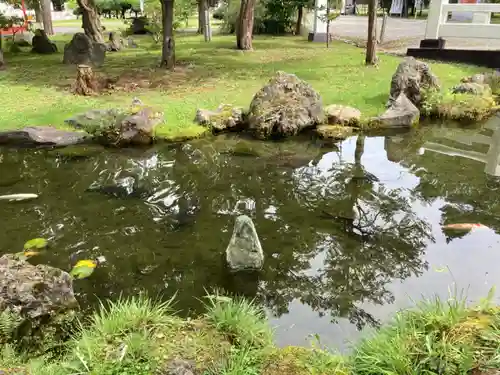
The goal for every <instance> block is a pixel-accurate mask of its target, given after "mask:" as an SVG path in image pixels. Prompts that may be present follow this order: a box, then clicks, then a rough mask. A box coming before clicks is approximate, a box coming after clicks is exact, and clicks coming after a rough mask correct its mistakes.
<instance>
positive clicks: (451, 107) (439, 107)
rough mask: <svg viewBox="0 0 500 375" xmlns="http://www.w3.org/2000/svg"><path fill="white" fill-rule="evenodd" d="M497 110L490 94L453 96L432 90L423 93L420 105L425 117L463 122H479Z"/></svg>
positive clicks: (449, 93)
mask: <svg viewBox="0 0 500 375" xmlns="http://www.w3.org/2000/svg"><path fill="white" fill-rule="evenodd" d="M497 109H498V106H497V104H496V102H495V99H494V98H493V97H492V96H491V95H490V94H484V95H475V94H468V93H463V94H453V93H451V92H441V91H434V90H431V91H428V92H427V93H425V95H424V100H423V104H422V114H423V115H425V116H430V117H437V118H441V119H449V120H456V121H464V122H477V121H481V120H483V119H485V118H487V117H489V116H490V115H491V114H492V113H493V112H494V111H496V110H497Z"/></svg>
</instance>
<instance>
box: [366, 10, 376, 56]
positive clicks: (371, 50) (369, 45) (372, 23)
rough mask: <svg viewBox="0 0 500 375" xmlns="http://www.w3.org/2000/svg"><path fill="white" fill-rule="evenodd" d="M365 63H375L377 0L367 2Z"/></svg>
mask: <svg viewBox="0 0 500 375" xmlns="http://www.w3.org/2000/svg"><path fill="white" fill-rule="evenodd" d="M365 62H366V65H375V64H376V63H377V0H370V1H369V3H368V37H367V40H366V59H365Z"/></svg>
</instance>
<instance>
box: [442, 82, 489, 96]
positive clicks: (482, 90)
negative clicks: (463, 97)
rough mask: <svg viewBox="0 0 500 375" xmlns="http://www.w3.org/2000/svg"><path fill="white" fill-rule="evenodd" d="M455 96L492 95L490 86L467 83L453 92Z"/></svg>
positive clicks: (453, 89) (455, 88) (456, 87)
mask: <svg viewBox="0 0 500 375" xmlns="http://www.w3.org/2000/svg"><path fill="white" fill-rule="evenodd" d="M451 91H452V92H453V93H454V94H474V95H491V88H490V86H489V85H488V84H483V83H474V82H467V83H461V84H459V85H457V86H455V87H453V88H452V90H451Z"/></svg>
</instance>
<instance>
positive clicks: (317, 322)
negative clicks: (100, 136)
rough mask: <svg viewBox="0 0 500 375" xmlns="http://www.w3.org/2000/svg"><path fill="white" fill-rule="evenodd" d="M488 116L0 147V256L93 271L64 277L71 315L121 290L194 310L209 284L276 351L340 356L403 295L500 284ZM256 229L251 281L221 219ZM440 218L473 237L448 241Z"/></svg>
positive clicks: (484, 289)
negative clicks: (145, 142)
mask: <svg viewBox="0 0 500 375" xmlns="http://www.w3.org/2000/svg"><path fill="white" fill-rule="evenodd" d="M499 163H500V118H494V119H493V120H490V121H489V122H488V123H487V124H486V125H485V126H483V127H482V128H480V129H473V130H470V129H469V130H466V129H461V128H453V127H446V126H443V125H440V126H433V127H425V128H421V129H418V130H414V131H411V132H407V133H400V134H391V135H384V136H374V137H367V136H366V137H365V136H359V137H352V138H349V139H347V140H346V141H344V142H342V143H339V144H338V145H336V146H335V145H331V146H329V147H325V146H324V145H320V144H316V143H311V142H310V141H299V140H295V141H290V142H282V143H260V142H256V141H249V140H245V139H241V138H235V137H231V136H220V137H218V138H215V139H213V140H198V141H194V142H191V143H188V144H184V145H161V146H158V147H156V148H152V149H147V150H124V151H123V150H122V151H120V152H118V151H111V150H102V149H97V148H87V149H86V150H85V151H84V152H82V150H74V149H62V150H37V151H35V150H20V149H0V194H12V193H37V194H40V197H39V198H38V199H36V200H33V201H26V202H17V203H6V202H0V212H1V222H2V231H1V233H0V253H7V252H17V251H20V250H21V248H22V245H23V244H24V242H25V241H26V240H28V239H30V238H34V237H45V238H50V239H51V247H50V249H49V250H48V251H46V252H45V253H44V254H42V255H40V256H39V257H37V258H33V261H34V262H38V263H47V264H50V265H53V266H55V267H60V268H62V269H67V270H69V269H70V267H71V265H72V264H74V262H75V261H76V260H77V259H86V258H95V257H97V256H99V255H104V256H105V257H106V259H107V263H106V264H105V265H104V266H102V267H99V268H98V269H97V270H96V272H95V273H94V274H93V275H92V276H91V277H90V278H88V279H84V280H79V281H77V282H75V290H76V292H77V293H78V296H79V299H80V301H81V302H82V305H83V306H86V307H89V308H91V307H92V306H95V304H96V303H97V302H98V301H99V299H107V298H111V299H115V298H118V297H119V296H120V295H125V296H127V295H137V294H139V293H141V291H147V293H148V294H149V295H152V296H161V297H163V298H169V297H170V296H172V295H173V294H174V293H176V292H177V304H176V305H175V307H176V309H177V310H179V313H180V314H183V315H196V314H199V313H200V312H202V311H203V307H202V302H201V301H202V300H203V298H202V297H203V296H204V295H205V293H206V290H208V291H210V290H212V289H213V288H218V289H222V290H225V291H227V292H229V293H238V294H242V295H245V296H248V297H251V298H256V299H257V301H259V303H261V304H262V305H263V306H264V307H265V308H266V311H267V312H268V314H269V317H270V320H271V323H272V325H273V326H276V340H277V343H278V344H279V345H287V344H294V345H305V344H307V340H308V336H310V335H314V334H319V335H320V337H321V342H322V343H323V344H326V345H329V346H332V347H334V348H337V349H339V350H346V348H348V346H349V342H355V341H356V340H357V339H359V337H360V335H362V334H363V331H364V332H365V333H366V331H367V330H369V329H370V328H371V327H376V326H377V325H378V324H379V323H381V322H384V321H387V320H388V319H390V317H391V315H392V314H394V313H395V312H396V311H397V310H398V309H401V308H403V307H407V306H411V305H413V304H414V302H413V299H420V298H421V297H422V296H432V295H434V294H436V295H439V296H441V297H443V298H447V296H448V295H449V290H450V289H456V290H458V291H462V290H463V291H464V292H466V293H467V296H468V299H469V300H471V301H473V300H477V299H479V298H480V297H483V296H485V295H486V294H487V293H488V290H489V289H490V288H491V287H492V286H494V285H495V284H496V283H498V282H499V281H500V272H497V270H498V267H499V265H500V245H499V242H500V235H498V234H497V232H498V231H499V230H500V221H499V219H500V179H499V178H498V177H497V176H498V175H500V166H499ZM243 213H244V214H247V215H249V216H251V217H252V218H253V220H254V222H255V225H256V228H257V231H258V233H259V236H260V238H261V242H262V246H263V248H264V252H265V254H266V260H265V266H264V269H263V270H262V272H260V273H256V274H230V273H229V272H227V270H226V268H225V267H224V257H223V254H224V251H225V248H226V246H227V244H228V242H229V238H230V236H231V232H232V227H233V224H234V220H235V217H236V216H237V215H238V214H243ZM451 223H482V224H484V225H486V226H487V227H488V228H484V229H474V230H472V231H470V232H468V233H467V232H458V233H449V232H448V231H445V230H443V229H442V227H443V225H445V224H451Z"/></svg>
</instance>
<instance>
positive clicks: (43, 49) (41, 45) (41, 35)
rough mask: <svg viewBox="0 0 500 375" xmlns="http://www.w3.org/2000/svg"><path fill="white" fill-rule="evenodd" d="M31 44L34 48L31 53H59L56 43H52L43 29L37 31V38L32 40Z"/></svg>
mask: <svg viewBox="0 0 500 375" xmlns="http://www.w3.org/2000/svg"><path fill="white" fill-rule="evenodd" d="M31 44H32V46H33V48H32V49H31V51H32V52H35V53H41V54H49V53H55V52H57V46H56V45H55V43H52V42H51V41H50V40H49V38H48V37H47V34H45V31H43V30H41V29H37V30H36V31H35V36H34V37H33V39H32V40H31Z"/></svg>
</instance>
